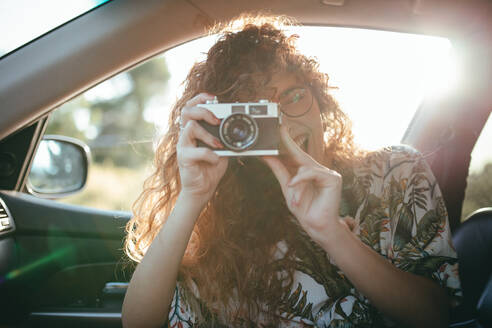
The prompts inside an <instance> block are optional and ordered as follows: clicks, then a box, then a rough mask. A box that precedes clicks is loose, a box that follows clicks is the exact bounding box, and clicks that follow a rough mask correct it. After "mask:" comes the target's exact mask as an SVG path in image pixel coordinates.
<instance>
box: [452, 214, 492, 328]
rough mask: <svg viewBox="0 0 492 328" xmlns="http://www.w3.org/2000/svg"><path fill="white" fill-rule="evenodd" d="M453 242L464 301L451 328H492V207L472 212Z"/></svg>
mask: <svg viewBox="0 0 492 328" xmlns="http://www.w3.org/2000/svg"><path fill="white" fill-rule="evenodd" d="M453 243H454V246H455V248H456V252H457V253H458V263H459V274H460V279H461V287H462V289H463V303H462V304H461V305H460V306H459V307H458V308H457V309H456V310H455V311H454V313H452V321H453V322H455V324H452V325H451V327H492V207H488V208H482V209H479V210H477V211H475V212H473V213H472V214H470V215H469V216H468V218H467V219H466V221H465V222H464V223H463V224H462V225H461V226H460V227H459V228H458V229H457V230H456V231H455V233H454V235H453ZM460 323H461V324H462V325H460Z"/></svg>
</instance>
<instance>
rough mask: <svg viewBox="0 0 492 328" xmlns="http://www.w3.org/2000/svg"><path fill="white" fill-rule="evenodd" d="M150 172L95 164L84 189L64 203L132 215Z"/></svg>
mask: <svg viewBox="0 0 492 328" xmlns="http://www.w3.org/2000/svg"><path fill="white" fill-rule="evenodd" d="M149 174H150V168H149V167H141V168H138V169H129V168H125V167H116V166H114V165H113V164H95V163H92V165H91V166H90V170H89V176H88V179H87V184H86V186H85V188H84V189H83V190H82V191H81V192H79V193H77V194H75V195H72V196H69V197H66V198H63V199H62V200H61V201H62V202H64V203H69V204H76V205H83V206H89V207H94V208H99V209H105V210H118V211H131V207H132V205H133V203H134V202H135V200H136V199H137V197H138V196H139V195H140V192H141V191H142V186H143V182H144V180H145V179H146V178H147V176H149Z"/></svg>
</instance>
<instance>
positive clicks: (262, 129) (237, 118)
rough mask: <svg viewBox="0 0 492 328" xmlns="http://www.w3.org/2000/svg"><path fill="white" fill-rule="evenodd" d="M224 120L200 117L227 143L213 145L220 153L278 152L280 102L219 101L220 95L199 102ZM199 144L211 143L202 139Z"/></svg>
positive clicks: (204, 125)
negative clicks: (209, 121) (217, 123)
mask: <svg viewBox="0 0 492 328" xmlns="http://www.w3.org/2000/svg"><path fill="white" fill-rule="evenodd" d="M197 106H198V107H202V108H205V109H208V110H209V111H211V112H212V113H214V115H215V116H216V117H217V118H218V119H220V120H221V123H220V126H216V125H211V124H208V123H207V122H205V121H199V124H200V125H202V126H203V127H204V128H205V129H206V130H207V131H208V132H209V133H210V134H212V135H213V136H215V137H217V138H218V139H219V140H220V141H221V142H222V144H223V145H224V148H223V149H218V148H212V149H213V151H214V152H215V153H216V154H217V155H219V156H264V155H278V154H279V144H280V133H279V127H280V124H281V116H280V112H279V110H278V104H277V103H272V102H268V100H259V101H258V102H256V103H219V102H218V101H217V99H214V100H211V101H207V103H206V104H199V105H197ZM198 146H200V147H208V148H211V147H210V146H208V145H206V144H204V143H202V142H199V143H198Z"/></svg>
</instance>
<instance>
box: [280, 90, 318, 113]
mask: <svg viewBox="0 0 492 328" xmlns="http://www.w3.org/2000/svg"><path fill="white" fill-rule="evenodd" d="M295 88H304V89H308V90H309V91H308V92H309V93H310V94H311V104H310V105H309V107H308V108H307V109H306V110H305V111H303V112H302V113H301V114H296V115H292V114H288V113H287V112H284V111H283V110H282V105H281V104H280V103H279V105H280V106H279V107H280V111H281V112H282V114H284V115H285V116H287V117H290V118H298V117H302V116H304V115H306V114H307V113H309V111H310V110H311V108H313V103H314V95H313V92H312V91H311V89H310V88H309V87H308V86H307V85H302V86H295V87H293V88H291V90H292V89H295Z"/></svg>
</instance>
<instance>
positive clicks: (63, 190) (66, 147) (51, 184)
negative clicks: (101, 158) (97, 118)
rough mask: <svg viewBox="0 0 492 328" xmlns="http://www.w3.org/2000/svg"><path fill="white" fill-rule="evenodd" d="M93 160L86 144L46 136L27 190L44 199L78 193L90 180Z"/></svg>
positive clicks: (41, 144) (28, 179)
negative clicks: (91, 160) (90, 166)
mask: <svg viewBox="0 0 492 328" xmlns="http://www.w3.org/2000/svg"><path fill="white" fill-rule="evenodd" d="M89 159H90V150H89V147H88V146H87V145H85V144H84V143H83V142H81V141H79V140H77V139H74V138H69V137H64V136H56V135H46V136H44V137H43V140H41V143H40V144H39V147H38V150H37V152H36V155H35V156H34V160H33V163H32V166H31V171H30V173H29V177H28V178H27V190H28V191H29V192H30V193H31V194H33V195H35V196H39V197H43V198H61V197H64V196H68V195H70V194H73V193H76V192H78V191H80V190H81V189H82V188H83V187H84V186H85V183H86V181H87V173H88V169H89Z"/></svg>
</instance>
